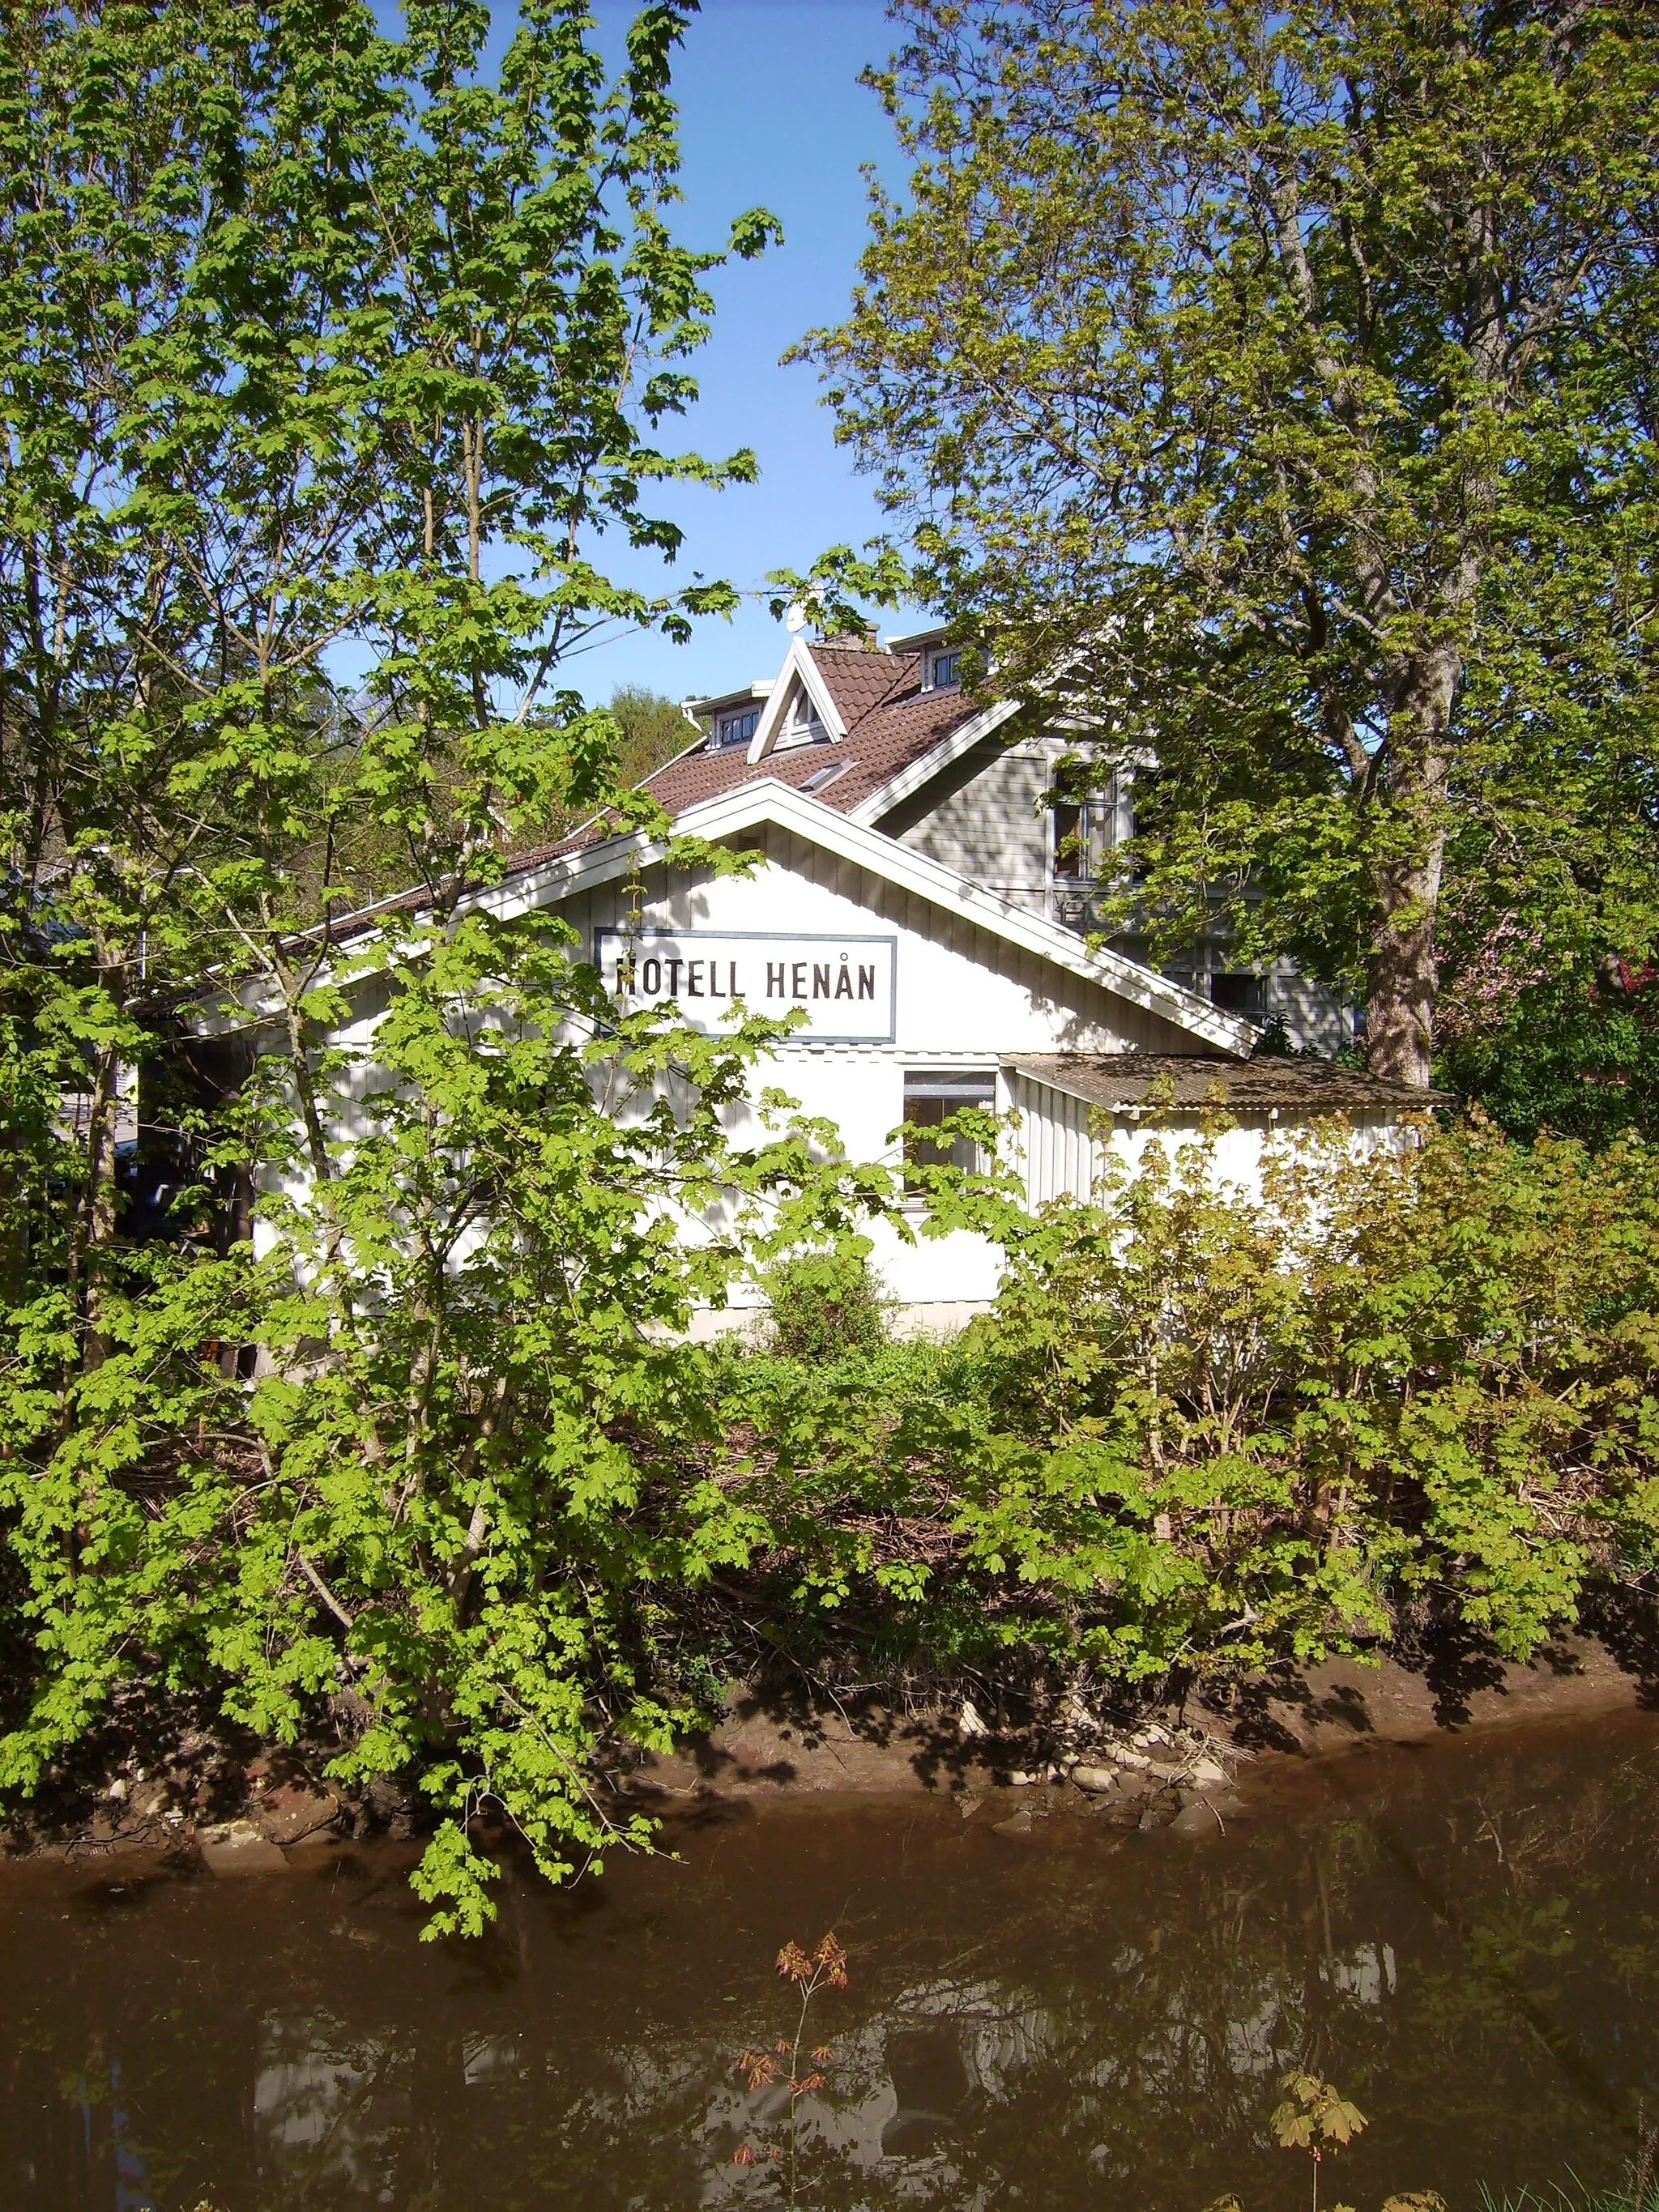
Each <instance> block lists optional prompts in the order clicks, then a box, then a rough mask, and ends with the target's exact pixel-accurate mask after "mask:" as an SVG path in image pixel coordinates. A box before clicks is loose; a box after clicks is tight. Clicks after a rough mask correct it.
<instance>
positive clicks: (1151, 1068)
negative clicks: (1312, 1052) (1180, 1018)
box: [1007, 1052, 1451, 1114]
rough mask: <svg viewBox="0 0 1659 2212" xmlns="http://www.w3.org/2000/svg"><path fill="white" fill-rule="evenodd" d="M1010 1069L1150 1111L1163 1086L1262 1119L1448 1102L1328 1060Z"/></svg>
mask: <svg viewBox="0 0 1659 2212" xmlns="http://www.w3.org/2000/svg"><path fill="white" fill-rule="evenodd" d="M1007 1064H1008V1066H1011V1067H1013V1068H1016V1069H1018V1072H1019V1073H1020V1074H1022V1075H1030V1076H1035V1077H1036V1080H1037V1081H1038V1082H1039V1083H1048V1084H1051V1085H1053V1086H1054V1089H1056V1090H1057V1091H1069V1092H1070V1093H1071V1094H1072V1096H1073V1097H1074V1098H1085V1099H1087V1100H1088V1102H1089V1103H1090V1104H1091V1106H1102V1107H1107V1108H1121V1109H1129V1108H1133V1107H1137V1106H1145V1105H1146V1103H1147V1097H1148V1094H1149V1093H1150V1092H1151V1091H1152V1085H1154V1083H1158V1082H1163V1083H1166V1084H1168V1085H1171V1086H1172V1091H1173V1103H1175V1104H1176V1106H1180V1107H1187V1108H1191V1107H1194V1106H1205V1105H1207V1104H1209V1103H1211V1101H1212V1098H1213V1099H1215V1101H1216V1103H1218V1104H1221V1105H1225V1107H1227V1108H1228V1109H1231V1111H1232V1112H1234V1113H1236V1114H1265V1113H1268V1112H1270V1111H1271V1110H1272V1109H1273V1108H1274V1107H1278V1108H1280V1109H1284V1108H1286V1107H1288V1108H1290V1109H1292V1110H1293V1111H1295V1112H1297V1113H1300V1114H1345V1113H1352V1112H1362V1113H1363V1112H1370V1113H1376V1112H1379V1111H1381V1112H1391V1113H1401V1112H1407V1111H1409V1110H1411V1109H1413V1108H1415V1109H1418V1110H1419V1111H1421V1110H1422V1109H1425V1108H1427V1107H1430V1106H1443V1105H1447V1104H1449V1103H1451V1100H1450V1093H1449V1092H1448V1091H1418V1090H1415V1089H1413V1086H1412V1085H1409V1084H1406V1083H1390V1082H1387V1081H1385V1080H1384V1079H1383V1078H1382V1077H1381V1076H1376V1075H1366V1074H1364V1073H1363V1072H1362V1071H1361V1070H1359V1069H1358V1068H1354V1067H1339V1066H1337V1065H1336V1064H1335V1063H1334V1061H1332V1060H1301V1059H1297V1058H1294V1057H1284V1058H1281V1057H1279V1056H1278V1055H1276V1054H1268V1055H1264V1056H1263V1057H1262V1058H1261V1059H1260V1060H1224V1059H1222V1058H1220V1057H1215V1058H1210V1057H1206V1055H1204V1054H1199V1053H1176V1052H1109V1053H1074V1052H1054V1053H1020V1054H1013V1055H1012V1056H1011V1058H1010V1060H1009V1061H1008V1063H1007ZM1218 1092H1219V1094H1220V1095H1219V1096H1218Z"/></svg>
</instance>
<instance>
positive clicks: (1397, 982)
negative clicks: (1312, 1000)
mask: <svg viewBox="0 0 1659 2212" xmlns="http://www.w3.org/2000/svg"><path fill="white" fill-rule="evenodd" d="M1444 843H1445V838H1444V835H1443V832H1440V831H1436V832H1435V833H1434V834H1433V836H1432V838H1431V850H1430V852H1429V854H1427V855H1426V857H1425V858H1424V859H1423V860H1421V861H1418V862H1413V861H1402V862H1400V863H1397V864H1395V865H1393V866H1386V867H1383V868H1379V869H1378V871H1377V875H1376V932H1375V935H1374V937H1373V939H1372V944H1371V951H1370V957H1369V959H1368V960H1367V961H1366V963H1365V1065H1366V1066H1367V1067H1368V1068H1369V1069H1370V1073H1372V1074H1373V1075H1380V1076H1384V1077H1386V1078H1387V1079H1389V1081H1390V1082H1394V1083H1409V1084H1411V1085H1414V1086H1415V1087H1416V1088H1418V1089H1419V1090H1426V1088H1427V1087H1428V1083H1429V1070H1430V1062H1431V1057H1432V1054H1433V1049H1434V1000H1435V990H1436V987H1437V973H1436V968H1435V953H1434V928H1435V910H1436V908H1437V904H1438V902H1439V896H1440V869H1441V856H1442V850H1443V846H1444Z"/></svg>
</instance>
